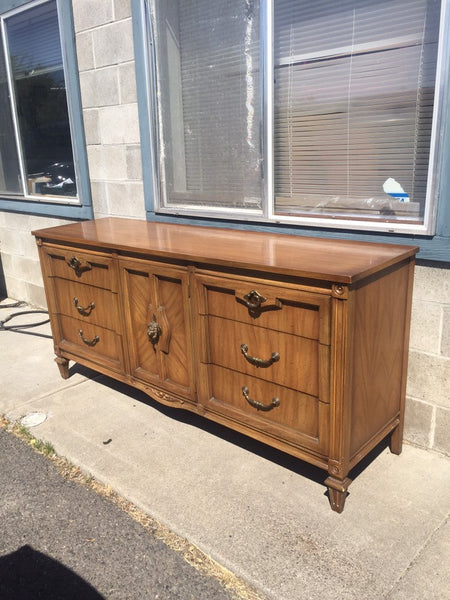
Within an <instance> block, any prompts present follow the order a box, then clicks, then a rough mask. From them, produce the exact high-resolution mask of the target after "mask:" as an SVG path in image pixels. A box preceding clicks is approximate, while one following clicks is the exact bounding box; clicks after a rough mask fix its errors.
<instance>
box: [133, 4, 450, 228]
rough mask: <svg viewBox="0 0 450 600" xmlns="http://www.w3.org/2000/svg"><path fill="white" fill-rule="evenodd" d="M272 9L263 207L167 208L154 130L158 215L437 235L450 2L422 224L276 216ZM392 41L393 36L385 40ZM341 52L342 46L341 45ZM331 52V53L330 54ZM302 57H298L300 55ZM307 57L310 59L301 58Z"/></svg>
mask: <svg viewBox="0 0 450 600" xmlns="http://www.w3.org/2000/svg"><path fill="white" fill-rule="evenodd" d="M150 10H151V8H150V4H149V0H145V13H146V15H147V16H148V20H147V30H148V31H147V35H148V40H147V47H148V48H149V49H150V50H149V60H148V64H149V68H150V71H151V75H150V77H149V80H148V82H147V83H148V90H149V97H151V98H152V105H153V106H152V109H151V117H152V121H153V122H158V111H157V83H156V56H155V48H154V43H153V36H152V34H151V28H152V24H151V19H150ZM273 10H274V0H261V23H260V30H261V53H262V54H261V67H262V68H261V72H262V80H263V82H262V88H263V93H262V94H261V96H262V97H261V99H260V102H261V106H260V111H261V114H262V115H263V119H262V123H261V127H262V140H263V142H262V156H263V161H264V180H263V198H262V209H261V210H259V209H258V210H254V209H235V208H227V207H217V208H215V207H205V206H198V207H196V206H192V205H190V206H184V205H175V204H171V205H170V206H163V205H162V201H163V190H162V184H161V181H160V173H159V166H158V161H157V158H156V157H157V151H158V146H159V143H158V134H157V131H156V129H157V127H155V128H154V131H153V135H152V140H151V147H152V148H153V150H154V157H155V159H154V161H153V165H152V167H153V181H154V191H155V194H154V199H155V201H154V209H155V212H156V213H159V214H165V215H176V216H186V217H189V216H191V217H204V218H214V219H223V220H227V221H230V220H232V221H242V220H251V221H254V222H263V223H266V224H268V225H270V224H283V225H297V226H302V227H303V226H304V227H308V226H309V227H315V228H321V229H322V228H331V229H342V230H351V231H355V232H356V231H363V232H364V231H365V232H381V233H398V234H413V235H419V236H420V235H422V236H425V235H434V234H435V231H436V215H437V206H438V200H439V198H438V190H439V174H440V170H441V166H442V164H441V163H442V138H443V108H444V99H445V98H444V97H445V94H446V90H447V89H448V86H449V80H450V76H449V75H448V71H449V69H450V45H449V44H448V43H446V40H448V39H450V0H442V2H441V17H440V29H439V43H438V55H437V69H436V82H435V101H434V107H433V121H432V130H431V142H430V159H429V168H428V177H427V193H426V199H425V212H424V217H423V223H417V224H414V223H401V222H395V221H393V220H391V221H389V222H383V221H382V220H381V219H380V218H377V217H373V218H372V219H362V218H360V217H358V218H357V219H345V218H342V217H338V216H336V217H329V216H324V217H319V216H311V217H310V216H307V215H299V216H292V215H278V214H275V211H274V208H275V198H274V185H273V171H274V169H273V98H274V90H273V69H274V59H273ZM384 42H386V43H392V40H384ZM337 50H340V51H342V49H341V48H339V49H337ZM330 52H331V51H328V52H327V54H330ZM297 58H299V57H297ZM300 58H307V57H300Z"/></svg>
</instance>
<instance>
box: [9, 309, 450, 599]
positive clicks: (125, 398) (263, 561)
mask: <svg viewBox="0 0 450 600" xmlns="http://www.w3.org/2000/svg"><path fill="white" fill-rule="evenodd" d="M20 310H23V309H2V308H1V304H0V321H2V320H4V319H5V318H6V315H7V314H10V313H13V312H18V311H20ZM24 318H28V317H24ZM30 319H31V320H33V316H32V315H30ZM14 322H17V323H18V322H19V319H15V320H14ZM8 324H11V325H12V324H13V322H12V321H11V322H10V323H8ZM49 336H50V329H49V326H48V325H44V326H40V327H38V328H33V329H26V330H25V329H24V330H22V331H21V332H20V333H19V332H14V331H0V365H1V366H0V371H1V383H2V389H1V393H0V414H4V415H6V417H7V418H9V419H11V420H20V419H21V418H22V417H24V416H25V415H29V414H30V413H34V412H40V413H44V414H45V416H46V419H45V421H44V422H43V423H42V424H40V425H38V426H35V427H33V429H32V432H33V435H35V436H36V437H37V438H39V439H42V440H45V441H48V442H50V443H51V444H52V445H53V447H54V448H55V450H56V452H57V453H58V454H59V455H61V456H64V457H66V458H67V459H68V460H69V461H71V462H72V463H74V464H75V465H77V466H80V467H82V469H83V470H85V471H86V472H88V473H90V474H92V475H93V476H94V477H95V478H96V479H98V480H99V481H100V482H103V483H107V484H109V485H111V486H112V487H113V488H114V489H115V490H116V491H117V492H118V493H120V494H121V495H122V496H124V497H126V498H127V499H129V500H131V501H132V502H133V503H135V504H136V505H137V506H138V507H140V508H141V509H142V510H144V511H145V512H146V513H148V514H149V515H151V516H152V517H153V518H155V519H157V520H158V521H160V522H161V523H163V524H164V525H166V526H168V527H169V528H170V529H171V530H173V531H174V532H175V533H177V534H178V535H180V536H182V537H185V538H187V539H188V540H189V541H190V542H192V543H193V544H195V545H196V546H198V547H199V548H200V549H201V550H203V552H205V553H207V554H209V555H210V556H211V557H212V558H213V559H215V560H216V561H218V562H219V563H220V564H222V565H223V566H225V567H226V568H228V569H229V570H231V571H232V572H233V573H235V574H236V575H237V576H239V577H242V578H243V579H244V580H246V581H247V582H248V583H249V584H250V585H252V586H254V587H255V588H257V589H259V590H260V591H261V592H262V593H263V594H265V595H266V596H267V597H268V598H273V599H274V600H275V599H276V600H302V599H308V600H315V599H320V600H327V599H333V600H334V599H335V598H339V599H340V600H345V599H358V600H363V599H367V600H369V599H370V600H380V599H389V600H415V599H417V600H419V599H420V600H423V599H424V598H427V599H428V600H432V599H440V600H449V599H450V568H449V565H450V524H449V516H450V459H449V458H448V457H444V456H440V455H438V454H435V453H431V452H426V451H424V450H421V449H418V448H415V447H413V446H408V445H406V446H405V447H404V451H403V453H402V455H401V456H394V455H392V454H390V452H389V450H388V449H386V448H383V449H381V450H380V451H379V452H378V453H375V455H374V456H372V457H371V458H372V462H370V461H366V466H365V468H364V469H363V470H360V472H359V473H358V474H357V476H356V478H355V479H354V481H353V483H352V485H351V486H350V490H349V491H350V494H349V497H348V498H347V501H346V506H345V510H344V512H343V513H342V514H341V515H339V514H337V513H334V512H332V511H331V509H330V507H329V503H328V499H327V497H326V496H325V492H326V488H325V486H324V485H323V481H324V479H325V477H326V474H325V473H324V472H322V471H320V470H318V469H315V468H313V467H310V466H308V465H306V464H304V463H302V462H301V461H298V460H295V459H293V458H291V457H289V456H287V455H285V454H283V453H281V452H277V451H275V450H272V449H270V448H268V447H266V446H265V445H263V444H259V443H257V442H254V441H252V440H250V439H248V438H246V437H245V436H241V435H239V434H237V433H234V432H231V431H228V430H226V429H225V428H222V427H220V426H218V425H215V424H213V423H209V422H207V421H205V420H203V419H202V418H200V417H197V416H196V415H193V414H191V413H188V412H184V411H181V410H177V409H171V408H167V407H164V406H161V405H158V404H157V403H156V402H154V401H153V400H151V399H150V398H148V397H147V396H145V395H144V394H141V393H140V392H138V391H136V390H134V389H132V388H129V387H127V386H124V385H121V384H119V383H117V382H115V381H112V380H110V379H108V378H106V377H103V376H100V375H98V374H96V373H94V372H92V371H89V370H87V369H84V368H82V367H80V366H78V365H75V366H72V367H71V373H72V375H71V377H70V378H69V379H68V380H63V379H61V378H60V376H59V371H58V368H57V366H56V365H55V363H54V362H53V358H54V355H53V344H52V341H51V339H50V337H49Z"/></svg>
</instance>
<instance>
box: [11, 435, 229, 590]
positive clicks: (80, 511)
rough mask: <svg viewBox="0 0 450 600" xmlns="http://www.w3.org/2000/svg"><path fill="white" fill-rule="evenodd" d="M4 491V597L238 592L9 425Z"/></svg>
mask: <svg viewBox="0 0 450 600" xmlns="http://www.w3.org/2000/svg"><path fill="white" fill-rule="evenodd" d="M0 490H1V495H0V499H1V500H0V502H1V504H0V523H1V526H0V600H41V599H42V600H72V599H73V600H101V599H102V598H108V599H111V600H113V599H114V600H133V599H136V600H138V599H139V600H143V599H147V598H148V599H155V600H156V599H159V600H175V599H176V600H180V599H183V600H184V599H186V600H187V599H192V600H200V599H205V600H206V599H207V600H211V599H214V600H230V599H231V598H233V597H234V596H232V595H231V594H230V593H229V592H227V591H226V590H225V589H224V588H223V587H222V586H221V585H220V583H219V582H218V581H217V580H216V579H214V578H212V577H207V576H205V575H204V574H202V573H200V572H199V571H197V570H196V569H195V568H194V567H192V566H190V565H189V564H188V563H187V562H186V561H185V560H184V559H183V557H182V556H180V555H179V554H178V553H177V552H175V551H173V550H171V549H170V548H168V547H167V546H166V545H165V544H164V543H163V542H162V541H161V540H159V539H157V538H156V537H154V536H153V535H152V534H151V533H149V532H148V531H147V530H146V529H144V528H143V527H142V526H141V525H140V524H139V523H138V522H136V521H135V520H134V519H132V518H131V517H130V516H129V515H128V514H126V513H125V512H123V511H122V510H121V509H120V508H118V507H117V506H116V505H115V504H113V503H112V502H110V501H109V500H108V499H106V498H103V497H101V496H99V495H98V494H96V493H95V491H93V490H91V489H89V488H87V487H85V486H82V485H80V484H78V483H76V482H73V481H70V480H67V479H65V478H64V477H63V476H62V475H61V474H60V472H59V471H58V469H57V468H56V467H55V465H54V464H53V463H52V462H51V461H50V460H49V459H48V458H46V457H45V456H43V455H39V454H37V453H36V452H35V451H34V450H33V448H32V447H30V446H28V445H26V444H25V443H24V442H23V441H22V440H20V439H18V438H17V437H15V436H14V435H13V434H12V433H9V432H6V431H5V430H3V429H0Z"/></svg>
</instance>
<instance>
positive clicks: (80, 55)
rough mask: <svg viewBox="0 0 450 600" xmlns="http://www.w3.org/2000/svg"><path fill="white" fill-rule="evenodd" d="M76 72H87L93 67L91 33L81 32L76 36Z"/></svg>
mask: <svg viewBox="0 0 450 600" xmlns="http://www.w3.org/2000/svg"><path fill="white" fill-rule="evenodd" d="M76 46H77V60H78V70H79V71H80V72H82V71H89V70H90V69H93V68H94V67H95V64H94V47H93V41H92V32H91V31H83V32H81V33H78V34H77V35H76Z"/></svg>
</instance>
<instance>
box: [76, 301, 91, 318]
mask: <svg viewBox="0 0 450 600" xmlns="http://www.w3.org/2000/svg"><path fill="white" fill-rule="evenodd" d="M73 305H74V306H75V308H76V309H77V311H78V312H79V313H80V315H83V317H88V316H89V315H90V314H91V312H92V311H93V310H94V308H95V304H94V303H93V302H89V304H88V306H87V307H86V308H85V307H84V306H79V305H78V298H74V299H73Z"/></svg>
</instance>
